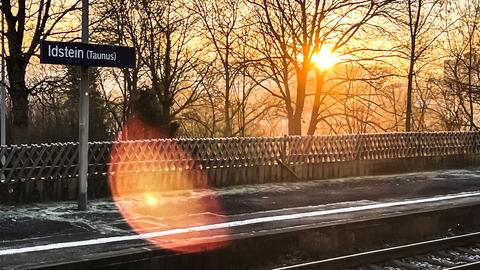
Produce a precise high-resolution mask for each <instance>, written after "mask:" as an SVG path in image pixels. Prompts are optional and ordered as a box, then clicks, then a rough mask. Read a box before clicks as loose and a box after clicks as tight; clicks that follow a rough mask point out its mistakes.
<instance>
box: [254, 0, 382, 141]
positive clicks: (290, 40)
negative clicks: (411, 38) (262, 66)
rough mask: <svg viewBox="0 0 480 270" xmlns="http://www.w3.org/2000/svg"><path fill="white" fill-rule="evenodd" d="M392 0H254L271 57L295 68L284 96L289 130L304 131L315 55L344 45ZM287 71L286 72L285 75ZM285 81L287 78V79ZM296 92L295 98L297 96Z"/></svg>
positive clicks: (315, 116) (314, 117)
mask: <svg viewBox="0 0 480 270" xmlns="http://www.w3.org/2000/svg"><path fill="white" fill-rule="evenodd" d="M390 2H391V1H371V0H365V1H336V0H331V1H328V0H324V1H307V0H303V1H271V0H263V1H260V2H256V1H251V2H250V3H251V4H252V5H254V6H255V7H256V9H258V10H259V14H258V16H257V18H258V20H259V26H260V28H261V31H262V32H264V33H265V34H264V35H263V36H264V37H266V38H267V39H266V40H265V43H272V44H274V45H272V46H271V47H270V48H272V49H274V50H275V51H274V53H273V54H271V55H270V56H269V57H271V58H274V59H277V60H275V61H270V62H271V63H275V64H277V65H278V66H279V69H283V70H284V71H287V68H286V66H287V65H291V66H292V67H293V70H294V71H295V83H296V91H295V93H292V92H291V91H290V89H289V87H288V88H284V89H283V90H284V91H285V92H284V93H282V94H281V95H280V96H281V98H282V100H283V101H284V103H285V107H286V111H287V117H288V125H289V133H290V134H296V135H299V134H302V119H303V117H304V111H305V102H306V98H307V96H308V93H307V79H308V76H309V73H310V71H311V70H312V67H313V63H312V57H313V56H314V54H316V53H318V52H319V51H320V50H321V49H322V48H323V47H329V48H330V51H331V52H332V53H334V52H336V51H339V50H341V49H342V48H343V47H344V46H346V44H348V43H349V42H350V40H351V39H352V38H353V37H354V36H355V35H356V34H357V32H358V31H359V30H360V29H361V28H362V27H363V26H364V25H365V24H366V23H367V22H368V21H369V20H371V19H372V18H373V17H375V16H377V15H378V14H379V13H381V12H383V7H385V5H386V4H388V3H390ZM287 77H288V76H283V78H284V79H287ZM324 78H325V76H323V75H322V74H318V76H317V79H318V81H317V89H316V91H315V93H314V94H313V96H314V105H313V108H312V111H311V112H310V122H309V127H308V134H313V133H314V132H315V130H316V126H317V124H318V122H319V118H321V117H319V109H320V105H321V104H320V103H319V102H317V101H319V100H320V96H319V95H321V94H322V93H321V88H322V85H323V82H322V80H323V79H324ZM285 84H286V82H285V83H284V85H285ZM293 98H294V99H295V100H293Z"/></svg>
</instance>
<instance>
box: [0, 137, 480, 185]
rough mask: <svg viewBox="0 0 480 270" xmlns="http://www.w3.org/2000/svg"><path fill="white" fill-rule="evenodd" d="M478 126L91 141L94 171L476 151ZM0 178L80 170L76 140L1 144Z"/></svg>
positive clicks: (69, 174) (48, 176)
mask: <svg viewBox="0 0 480 270" xmlns="http://www.w3.org/2000/svg"><path fill="white" fill-rule="evenodd" d="M479 147H480V133H479V132H434V133H379V134H352V135H332V136H285V137H271V138H212V139H161V140H144V141H122V142H92V143H90V144H89V166H88V173H89V176H104V175H107V174H115V173H120V172H154V171H179V170H182V171H183V170H209V169H215V168H235V167H252V166H265V165H274V164H279V163H282V164H284V165H287V166H288V165H297V164H320V163H332V162H347V161H356V160H359V161H360V160H383V159H396V158H413V157H431V156H449V155H465V154H476V153H478V151H479V150H480V148H479ZM1 157H4V160H5V161H4V163H3V164H1V167H0V184H5V183H15V182H25V181H32V180H55V179H68V178H76V177H77V176H78V166H77V163H78V162H77V161H78V144H77V143H53V144H33V145H18V146H17V145H11V146H3V147H0V158H1Z"/></svg>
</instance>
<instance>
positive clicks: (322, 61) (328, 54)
mask: <svg viewBox="0 0 480 270" xmlns="http://www.w3.org/2000/svg"><path fill="white" fill-rule="evenodd" d="M338 62H340V58H339V56H338V55H337V54H336V53H334V52H332V51H330V50H328V49H326V48H322V49H321V50H320V51H319V52H316V53H314V54H313V55H312V63H314V64H315V65H316V66H317V67H318V68H320V69H329V68H331V67H333V66H334V65H335V64H337V63H338Z"/></svg>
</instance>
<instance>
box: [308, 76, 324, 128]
mask: <svg viewBox="0 0 480 270" xmlns="http://www.w3.org/2000/svg"><path fill="white" fill-rule="evenodd" d="M315 78H316V80H317V84H316V86H315V100H314V102H313V107H312V113H311V114H310V124H309V125H308V131H307V135H314V134H315V131H316V130H317V124H318V116H319V111H320V105H321V104H320V103H321V100H320V96H321V94H322V90H323V85H324V82H325V73H324V72H321V71H320V70H318V68H317V69H315Z"/></svg>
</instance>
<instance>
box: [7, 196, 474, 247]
mask: <svg viewBox="0 0 480 270" xmlns="http://www.w3.org/2000/svg"><path fill="white" fill-rule="evenodd" d="M478 196H480V192H475V193H460V194H452V195H445V196H438V197H432V198H426V199H415V200H406V201H400V202H388V203H378V204H371V205H362V206H352V207H346V208H337V209H330V210H319V211H312V212H306V213H298V214H288V215H278V216H270V217H260V218H252V219H246V220H239V221H231V222H224V223H217V224H209V225H202V226H195V227H189V228H180V229H172V230H165V231H158V232H150V233H143V234H138V235H126V236H116V237H105V238H97V239H90V240H82V241H73V242H64V243H55V244H48V245H39V246H32V247H23V248H13V249H4V250H0V256H5V255H15V254H21V253H27V252H34V251H45V250H53V249H62V248H71V247H82V246H92V245H100V244H107V243H114V242H125V241H132V240H142V239H150V238H157V237H162V236H169V235H175V234H182V233H190V232H201V231H207V230H215V229H223V228H232V227H239V226H245V225H252V224H258V223H266V222H275V221H285V220H294V219H301V218H308V217H318V216H325V215H332V214H342V213H352V212H359V211H365V210H373V209H380V208H390V207H398V206H406V205H412V204H419V203H431V202H439V201H445V200H453V199H461V198H469V197H478Z"/></svg>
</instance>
